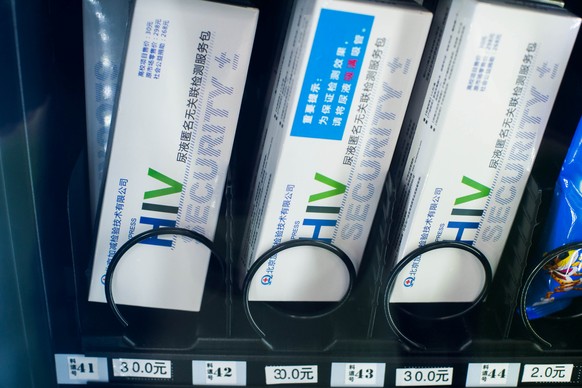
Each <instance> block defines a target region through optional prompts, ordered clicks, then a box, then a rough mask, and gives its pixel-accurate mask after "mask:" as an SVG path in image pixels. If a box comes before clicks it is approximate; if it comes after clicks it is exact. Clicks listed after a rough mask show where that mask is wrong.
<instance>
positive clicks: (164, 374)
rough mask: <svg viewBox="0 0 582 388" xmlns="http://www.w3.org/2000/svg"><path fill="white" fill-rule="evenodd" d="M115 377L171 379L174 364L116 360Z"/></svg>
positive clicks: (161, 361)
mask: <svg viewBox="0 0 582 388" xmlns="http://www.w3.org/2000/svg"><path fill="white" fill-rule="evenodd" d="M112 363H113V376H116V377H128V378H129V377H139V378H150V379H171V378H172V362H171V361H166V360H142V359H133V358H115V359H113V360H112Z"/></svg>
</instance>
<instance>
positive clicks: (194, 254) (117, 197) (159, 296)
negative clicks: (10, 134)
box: [89, 0, 258, 311]
mask: <svg viewBox="0 0 582 388" xmlns="http://www.w3.org/2000/svg"><path fill="white" fill-rule="evenodd" d="M257 20H258V11H257V10H256V9H253V8H245V7H237V6H231V5H225V4H220V3H215V2H207V1H201V0H164V1H159V0H137V1H136V2H135V8H134V10H133V16H132V21H131V28H130V35H129V40H128V47H127V53H126V56H125V62H124V67H123V74H122V80H121V89H120V91H119V101H118V105H117V111H116V116H115V117H114V123H113V125H112V128H113V134H112V139H111V143H110V151H109V152H110V156H109V165H108V169H107V175H106V180H105V188H104V192H103V196H102V204H101V210H100V218H99V226H98V234H97V241H96V247H95V257H94V263H93V271H92V278H91V286H90V293H89V300H90V301H94V302H105V293H104V279H105V273H106V269H107V266H108V264H109V263H110V261H111V259H112V257H113V255H114V254H115V252H116V251H117V249H118V248H119V247H121V245H122V244H123V243H124V242H126V241H127V240H129V239H130V238H131V237H133V236H135V235H137V234H139V233H141V232H144V231H146V230H149V229H153V228H162V227H174V226H175V227H181V228H186V229H190V230H194V231H196V232H199V233H201V234H203V235H204V236H206V237H208V238H209V239H211V240H212V239H213V238H214V233H215V229H216V225H217V222H218V216H219V211H220V204H221V200H222V195H223V189H224V184H225V178H226V173H227V167H228V163H229V160H230V154H231V150H232V143H233V140H234V134H235V129H236V126H237V121H238V115H239V111H240V105H241V100H242V95H243V89H244V85H245V81H246V75H247V70H248V64H249V59H250V55H251V49H252V44H253V39H254V34H255V29H256V24H257ZM209 259H210V252H209V251H208V249H206V248H205V247H204V246H203V245H202V244H198V243H196V242H194V241H193V240H189V239H185V238H182V237H173V236H168V235H160V236H157V237H152V238H149V239H146V240H144V241H142V242H141V243H139V244H137V245H136V246H135V247H134V248H132V249H131V250H130V251H129V252H128V254H127V257H124V259H123V260H122V261H121V262H120V264H119V266H118V267H117V269H116V272H115V276H114V278H113V293H114V296H115V300H116V302H117V303H120V304H126V305H135V306H144V307H153V308H166V309H175V310H186V311H199V309H200V305H201V300H202V294H203V290H204V283H205V278H206V272H207V268H208V261H209Z"/></svg>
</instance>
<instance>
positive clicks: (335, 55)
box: [291, 9, 374, 140]
mask: <svg viewBox="0 0 582 388" xmlns="http://www.w3.org/2000/svg"><path fill="white" fill-rule="evenodd" d="M373 23H374V17H373V16H369V15H360V14H355V13H350V12H341V11H333V10H329V9H322V10H321V15H320V16H319V23H318V25H317V30H316V31H315V37H314V39H313V47H312V48H311V54H310V56H309V61H308V63H307V70H306V72H305V79H304V80H303V86H302V89H301V94H300V96H299V103H298V105H297V110H296V112H295V119H294V121H293V128H292V129H291V136H299V137H309V138H316V139H328V140H341V139H342V137H343V134H344V129H345V127H346V122H347V119H348V115H349V113H350V108H351V105H352V100H353V96H354V94H355V89H356V85H357V83H358V77H359V75H360V70H361V68H362V66H363V61H364V55H365V53H366V46H367V44H368V39H369V37H370V31H371V29H372V24H373Z"/></svg>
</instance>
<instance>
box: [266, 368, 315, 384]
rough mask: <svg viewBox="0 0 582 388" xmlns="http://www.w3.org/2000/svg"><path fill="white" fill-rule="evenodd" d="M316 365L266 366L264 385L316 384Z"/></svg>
mask: <svg viewBox="0 0 582 388" xmlns="http://www.w3.org/2000/svg"><path fill="white" fill-rule="evenodd" d="M317 382H318V375H317V365H294V366H266V367H265V383H266V384H267V385H275V384H317Z"/></svg>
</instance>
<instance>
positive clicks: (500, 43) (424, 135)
mask: <svg viewBox="0 0 582 388" xmlns="http://www.w3.org/2000/svg"><path fill="white" fill-rule="evenodd" d="M579 27H580V19H579V18H578V17H576V16H574V15H572V14H571V13H569V12H567V11H566V10H564V9H561V8H555V7H548V6H540V5H537V4H535V3H533V2H532V3H529V4H528V3H525V2H519V4H518V3H517V2H508V1H477V0H444V1H441V2H439V5H438V9H437V10H436V12H435V20H434V25H433V27H432V28H431V33H430V37H429V40H428V42H427V48H426V51H425V57H424V58H423V63H422V65H421V68H420V70H419V77H418V81H417V85H416V86H415V93H414V95H413V97H412V99H411V107H410V109H409V111H408V112H407V117H406V118H405V123H404V127H403V131H402V135H401V136H402V138H401V143H399V144H402V149H403V150H405V149H407V148H410V151H409V153H408V157H407V159H404V160H406V162H405V165H404V168H403V174H402V175H401V181H400V182H399V189H398V190H397V197H398V198H397V204H396V210H397V211H400V212H401V213H403V214H401V215H400V216H397V217H398V218H399V219H400V222H401V224H400V225H396V227H395V228H396V229H397V230H400V233H401V234H400V236H399V238H398V239H396V241H397V242H398V243H399V247H398V251H397V252H398V253H397V255H398V257H397V260H400V259H402V258H403V257H404V255H405V254H408V253H409V252H411V251H412V250H414V249H415V248H418V247H419V246H423V245H425V244H427V243H430V242H434V241H441V240H457V241H463V242H467V243H469V244H472V245H473V246H475V247H476V248H478V249H479V250H480V251H481V252H482V253H483V254H484V255H485V256H486V257H487V259H488V261H489V263H490V264H491V267H492V269H493V271H495V269H496V268H497V264H498V261H499V259H500V257H501V253H502V250H503V248H504V245H505V242H506V240H507V236H508V234H509V230H510V227H511V225H512V222H513V219H514V217H515V214H516V210H517V206H518V205H519V202H520V199H521V196H522V193H523V191H524V187H525V184H526V181H527V179H528V177H529V175H530V171H531V167H532V165H533V162H534V159H535V156H536V153H537V151H538V148H539V144H540V141H541V139H542V136H543V133H544V130H545V126H546V123H547V121H548V116H549V115H550V111H551V109H552V105H553V103H554V100H555V98H556V94H557V91H558V88H559V85H560V81H561V79H562V76H563V74H564V70H565V67H566V65H567V62H568V58H569V56H570V52H571V50H572V46H573V44H574V41H575V39H576V35H577V33H578V29H579ZM399 148H400V145H399ZM396 160H397V158H396V157H395V161H396ZM437 252H438V251H434V252H431V258H430V259H429V258H428V256H427V257H424V256H423V257H420V258H417V259H415V260H413V261H412V262H411V263H410V264H409V265H408V267H406V268H404V269H403V270H402V272H400V276H399V278H398V279H397V281H396V285H395V288H394V291H393V294H392V301H393V302H407V303H408V302H471V301H473V300H474V299H475V298H476V296H477V294H478V293H479V292H480V291H481V287H482V285H483V284H484V272H483V269H482V267H481V265H480V264H479V263H478V261H477V260H470V259H467V257H466V256H463V255H459V256H457V255H455V254H451V251H450V250H449V249H447V250H442V251H441V253H437ZM437 256H438V257H437Z"/></svg>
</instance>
